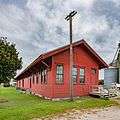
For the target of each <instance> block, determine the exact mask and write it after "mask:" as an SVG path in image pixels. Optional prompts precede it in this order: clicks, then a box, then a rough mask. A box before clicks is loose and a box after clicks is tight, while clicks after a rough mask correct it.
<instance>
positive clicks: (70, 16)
mask: <svg viewBox="0 0 120 120" xmlns="http://www.w3.org/2000/svg"><path fill="white" fill-rule="evenodd" d="M75 14H77V12H76V11H73V12H71V13H70V14H69V15H68V16H67V17H66V18H65V20H67V21H68V20H69V22H70V23H69V24H70V71H69V73H70V76H69V78H70V100H71V101H73V80H72V67H73V46H72V17H73V16H74V15H75Z"/></svg>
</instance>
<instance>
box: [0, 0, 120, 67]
mask: <svg viewBox="0 0 120 120" xmlns="http://www.w3.org/2000/svg"><path fill="white" fill-rule="evenodd" d="M72 10H76V11H77V12H78V14H77V15H76V16H75V17H74V20H73V38H74V41H76V40H80V39H82V38H84V39H86V40H87V42H88V43H89V44H90V45H91V46H92V47H93V48H94V49H95V50H96V51H97V52H98V53H99V54H100V55H101V56H102V57H103V58H104V60H105V61H106V62H107V63H109V62H111V61H112V58H113V55H114V53H115V50H116V47H117V43H118V42H119V38H120V34H119V33H120V12H119V11H120V0H99V1H98V0H59V1H58V0H25V1H24V0H21V2H17V1H15V0H5V1H3V0H2V1H0V16H1V18H2V19H0V36H7V37H8V40H9V41H11V42H14V43H16V47H17V49H18V50H19V51H20V55H21V56H22V57H23V63H24V64H23V66H24V67H23V68H25V67H26V66H27V65H28V64H29V63H30V62H32V61H33V59H35V58H36V57H37V56H38V55H39V54H41V53H43V52H46V51H48V50H51V49H54V48H57V47H59V46H63V45H65V44H67V43H69V23H68V22H67V21H66V20H65V19H64V18H65V17H66V15H68V13H69V12H70V11H72ZM46 46H47V47H46Z"/></svg>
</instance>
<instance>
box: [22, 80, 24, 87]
mask: <svg viewBox="0 0 120 120" xmlns="http://www.w3.org/2000/svg"><path fill="white" fill-rule="evenodd" d="M22 87H24V79H23V80H22Z"/></svg>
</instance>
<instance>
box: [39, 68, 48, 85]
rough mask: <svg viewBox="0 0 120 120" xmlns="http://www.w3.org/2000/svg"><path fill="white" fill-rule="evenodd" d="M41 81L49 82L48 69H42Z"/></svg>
mask: <svg viewBox="0 0 120 120" xmlns="http://www.w3.org/2000/svg"><path fill="white" fill-rule="evenodd" d="M40 75H41V83H47V69H45V68H42V69H41V74H40Z"/></svg>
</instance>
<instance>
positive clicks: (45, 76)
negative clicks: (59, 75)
mask: <svg viewBox="0 0 120 120" xmlns="http://www.w3.org/2000/svg"><path fill="white" fill-rule="evenodd" d="M44 83H47V70H46V69H44Z"/></svg>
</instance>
